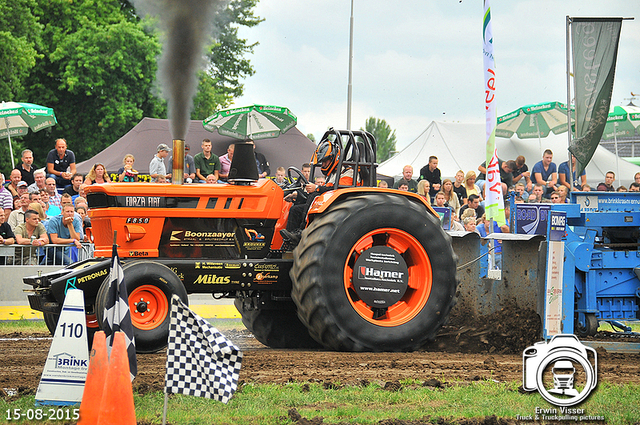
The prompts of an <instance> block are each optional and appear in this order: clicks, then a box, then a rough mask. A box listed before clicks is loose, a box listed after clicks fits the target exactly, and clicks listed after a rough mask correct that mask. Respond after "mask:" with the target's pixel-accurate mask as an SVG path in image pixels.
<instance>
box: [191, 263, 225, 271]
mask: <svg viewBox="0 0 640 425" xmlns="http://www.w3.org/2000/svg"><path fill="white" fill-rule="evenodd" d="M195 268H196V269H209V270H211V269H213V270H222V268H223V263H211V262H202V261H196V267H195Z"/></svg>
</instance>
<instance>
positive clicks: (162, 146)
mask: <svg viewBox="0 0 640 425" xmlns="http://www.w3.org/2000/svg"><path fill="white" fill-rule="evenodd" d="M160 151H167V152H171V148H169V146H167V145H166V144H164V143H160V144H159V145H158V152H160Z"/></svg>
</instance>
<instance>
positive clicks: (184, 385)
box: [165, 295, 242, 403]
mask: <svg viewBox="0 0 640 425" xmlns="http://www.w3.org/2000/svg"><path fill="white" fill-rule="evenodd" d="M168 342H169V345H168V347H167V372H166V375H165V393H174V394H185V395H193V396H196V397H206V398H212V399H214V400H218V401H221V402H223V403H227V402H228V401H229V399H231V396H232V395H233V393H234V392H235V391H236V389H237V388H238V377H239V375H240V366H241V363H242V352H241V351H240V350H239V349H238V347H236V346H235V345H234V344H233V343H232V342H231V341H229V340H228V339H227V338H226V337H225V336H224V335H222V334H221V333H220V332H219V331H218V330H217V329H216V328H214V327H213V326H211V324H210V323H209V322H207V321H206V320H204V319H203V318H202V317H200V316H198V315H197V314H195V313H194V312H193V311H191V310H190V309H189V307H187V306H186V305H185V304H184V303H183V302H182V300H180V297H178V296H177V295H173V297H172V299H171V324H170V325H169V341H168Z"/></svg>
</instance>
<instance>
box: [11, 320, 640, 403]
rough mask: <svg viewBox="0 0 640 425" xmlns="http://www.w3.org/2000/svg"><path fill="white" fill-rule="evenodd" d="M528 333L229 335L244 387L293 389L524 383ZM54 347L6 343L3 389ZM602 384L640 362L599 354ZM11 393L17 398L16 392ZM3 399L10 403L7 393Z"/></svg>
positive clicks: (634, 377) (144, 370)
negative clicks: (271, 343)
mask: <svg viewBox="0 0 640 425" xmlns="http://www.w3.org/2000/svg"><path fill="white" fill-rule="evenodd" d="M523 329H524V327H523V326H518V327H516V328H512V329H511V331H510V332H509V331H508V330H506V329H503V330H501V329H500V326H498V328H496V329H494V330H491V331H488V330H486V329H483V328H481V327H475V328H472V327H468V326H467V327H465V326H449V327H446V328H444V329H443V330H442V331H441V332H440V335H441V336H440V337H438V338H437V339H436V341H434V342H433V343H432V344H430V345H429V346H428V347H426V349H425V350H421V351H417V352H413V353H336V352H330V351H298V350H275V349H269V348H267V347H265V346H263V345H262V344H260V343H259V342H257V341H256V340H255V339H254V338H253V337H252V336H251V334H250V333H249V332H248V331H246V330H245V329H238V330H229V331H225V332H224V333H225V334H226V335H227V337H229V338H230V339H231V340H232V341H233V342H234V343H236V344H237V345H238V346H239V347H240V348H241V349H242V351H243V353H244V359H243V363H242V371H241V374H240V379H241V381H244V382H256V383H283V382H287V381H301V382H322V383H324V384H325V385H332V384H333V383H335V382H340V383H342V384H346V383H363V382H381V383H383V384H384V383H386V382H393V381H397V380H400V379H403V378H413V379H418V380H422V381H429V380H431V383H432V384H433V385H435V386H438V385H440V384H441V382H440V381H442V380H444V381H445V384H446V381H458V382H460V381H462V382H465V381H467V382H469V381H475V380H479V379H493V380H497V381H520V380H521V379H522V354H521V353H522V349H523V348H524V347H526V346H528V345H530V344H531V343H532V341H529V340H527V339H526V338H524V337H523V336H522V334H521V332H522V330H523ZM50 345H51V339H50V338H49V336H48V335H45V334H38V335H24V334H11V335H7V334H5V335H0V362H1V364H2V365H3V366H2V376H0V389H12V390H14V391H16V392H17V395H18V396H19V395H26V394H33V393H34V392H35V390H36V388H37V386H38V382H39V379H40V375H41V373H42V368H43V366H44V363H45V359H46V356H47V353H48V350H49V347H50ZM165 360H166V354H165V353H157V354H146V355H138V376H137V377H136V379H135V380H134V388H135V389H136V390H137V391H139V392H141V393H146V392H149V391H161V390H162V387H163V380H164V369H165ZM598 364H599V368H598V369H599V370H598V375H599V376H598V380H599V382H611V383H629V382H634V383H640V355H638V354H625V355H622V354H611V353H606V352H604V351H601V352H600V353H599V359H598ZM11 392H13V391H11ZM2 393H3V396H4V397H5V398H7V397H9V398H12V397H15V396H8V395H7V393H6V392H5V390H3V391H2Z"/></svg>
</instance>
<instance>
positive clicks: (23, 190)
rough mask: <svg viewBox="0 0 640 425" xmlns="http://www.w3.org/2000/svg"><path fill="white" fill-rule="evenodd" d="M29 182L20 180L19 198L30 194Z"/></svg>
mask: <svg viewBox="0 0 640 425" xmlns="http://www.w3.org/2000/svg"><path fill="white" fill-rule="evenodd" d="M27 189H28V185H27V182H23V181H22V180H20V181H19V182H18V196H22V194H23V193H29V191H28V190H27Z"/></svg>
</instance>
